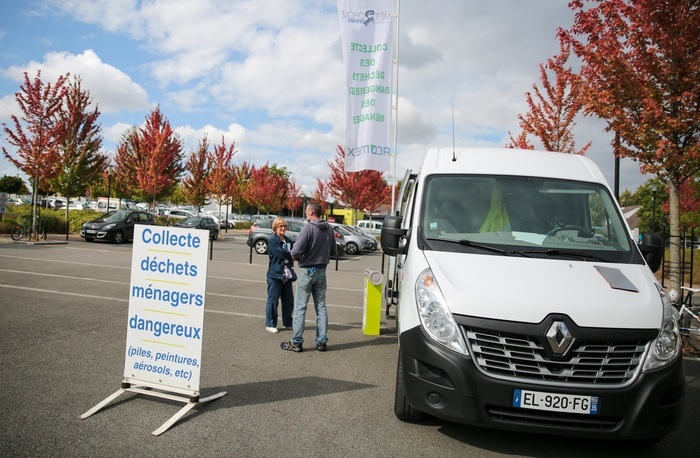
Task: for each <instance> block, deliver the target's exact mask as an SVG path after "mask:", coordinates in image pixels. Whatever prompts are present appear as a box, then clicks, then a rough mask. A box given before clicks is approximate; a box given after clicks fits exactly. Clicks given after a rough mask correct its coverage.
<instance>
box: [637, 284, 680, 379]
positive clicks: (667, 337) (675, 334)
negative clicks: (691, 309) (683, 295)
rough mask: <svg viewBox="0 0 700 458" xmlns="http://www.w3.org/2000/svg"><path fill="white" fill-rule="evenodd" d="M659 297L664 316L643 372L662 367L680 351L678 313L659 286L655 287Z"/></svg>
mask: <svg viewBox="0 0 700 458" xmlns="http://www.w3.org/2000/svg"><path fill="white" fill-rule="evenodd" d="M656 288H657V289H658V290H659V295H660V296H661V303H662V307H663V308H664V316H663V320H662V321H661V329H660V330H659V335H658V336H657V337H656V339H654V342H652V345H651V351H650V352H649V354H648V355H647V359H646V361H644V367H643V370H645V371H650V370H654V369H658V368H660V367H664V366H666V365H667V364H669V363H671V362H672V361H674V360H675V359H676V357H677V356H678V354H679V353H680V351H681V335H680V332H679V331H678V311H677V310H676V309H675V308H674V307H673V306H672V305H671V300H670V299H669V297H668V295H667V294H666V292H665V291H664V290H663V288H661V286H659V285H656Z"/></svg>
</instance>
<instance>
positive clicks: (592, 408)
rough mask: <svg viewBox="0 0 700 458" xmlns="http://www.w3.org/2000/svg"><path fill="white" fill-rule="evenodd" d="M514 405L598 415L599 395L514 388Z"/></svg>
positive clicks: (525, 407)
mask: <svg viewBox="0 0 700 458" xmlns="http://www.w3.org/2000/svg"><path fill="white" fill-rule="evenodd" d="M513 407H519V408H523V409H535V410H547V411H549V412H569V413H583V414H588V415H597V414H598V408H599V407H600V406H599V405H598V396H579V395H574V394H559V393H544V392H541V391H528V390H514V391H513Z"/></svg>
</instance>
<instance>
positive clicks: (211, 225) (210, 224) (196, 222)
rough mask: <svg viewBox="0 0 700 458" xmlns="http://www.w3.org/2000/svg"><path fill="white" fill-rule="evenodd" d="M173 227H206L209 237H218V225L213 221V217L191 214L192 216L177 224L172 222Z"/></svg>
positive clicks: (213, 238) (214, 238)
mask: <svg viewBox="0 0 700 458" xmlns="http://www.w3.org/2000/svg"><path fill="white" fill-rule="evenodd" d="M173 226H175V227H190V228H195V229H207V230H208V231H209V238H210V239H212V240H216V239H218V238H219V225H218V224H217V223H216V221H214V218H210V217H208V216H193V217H192V218H187V219H186V220H184V221H181V222H179V223H177V224H173Z"/></svg>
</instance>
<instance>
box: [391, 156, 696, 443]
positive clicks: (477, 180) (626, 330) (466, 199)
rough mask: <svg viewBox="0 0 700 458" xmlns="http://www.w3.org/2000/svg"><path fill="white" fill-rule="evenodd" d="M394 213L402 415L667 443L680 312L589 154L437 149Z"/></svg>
mask: <svg viewBox="0 0 700 458" xmlns="http://www.w3.org/2000/svg"><path fill="white" fill-rule="evenodd" d="M399 196H400V200H399V205H398V207H397V208H398V209H399V212H398V213H397V215H398V216H389V217H387V218H386V219H385V220H384V226H383V229H382V234H381V245H382V249H383V250H384V252H385V253H386V254H387V255H389V256H391V258H390V266H389V269H388V273H387V284H386V289H385V293H386V300H387V305H388V306H393V305H396V317H397V328H398V329H397V330H398V336H399V355H398V365H397V374H396V396H395V406H394V413H395V414H396V416H397V417H398V418H400V419H402V420H408V421H417V420H419V419H421V417H422V415H423V414H424V413H426V414H430V415H432V416H435V417H439V418H443V419H446V420H450V421H454V422H460V423H465V424H470V425H478V426H485V427H491V428H498V429H504V430H512V431H525V432H538V433H547V434H560V435H569V436H582V437H591V438H625V439H635V440H637V439H639V440H657V439H660V438H662V437H663V436H665V435H666V434H668V433H670V432H671V431H672V430H674V429H675V428H676V427H677V426H678V424H679V422H680V420H681V415H682V410H683V401H684V396H685V381H684V374H683V363H682V356H681V348H680V347H681V339H680V336H679V333H678V327H677V324H676V322H677V316H678V314H677V312H676V310H675V309H674V308H673V307H672V306H671V304H670V301H669V299H668V297H667V295H666V293H665V292H664V290H663V289H662V287H661V285H660V284H659V283H658V282H657V280H656V278H655V277H654V275H653V273H652V271H655V270H657V269H658V268H659V265H660V261H661V250H662V249H663V247H662V245H663V244H662V243H661V238H660V237H659V236H658V235H654V234H646V235H645V236H644V237H643V243H642V244H641V245H639V246H638V245H637V243H635V241H634V240H632V239H631V237H630V231H629V227H628V226H627V224H626V222H625V220H624V218H623V217H622V213H621V211H620V208H619V206H618V205H617V203H616V201H615V199H614V198H613V196H612V193H611V192H610V189H609V187H608V185H607V183H606V181H605V178H604V177H603V174H602V173H601V172H600V170H599V169H598V167H597V166H596V165H595V164H594V163H593V162H592V161H591V160H589V159H588V158H586V157H583V156H577V155H571V154H563V153H547V152H536V151H524V150H514V149H506V148H503V149H484V148H475V149H457V150H454V149H453V148H444V149H439V148H436V149H431V150H429V151H428V153H427V155H426V157H425V161H424V162H423V165H422V168H421V169H420V171H418V172H417V173H413V172H412V171H410V170H409V172H408V173H407V175H406V177H405V179H404V181H403V186H402V190H401V192H400V194H399Z"/></svg>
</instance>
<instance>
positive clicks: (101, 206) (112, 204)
mask: <svg viewBox="0 0 700 458" xmlns="http://www.w3.org/2000/svg"><path fill="white" fill-rule="evenodd" d="M91 203H92V202H91ZM108 204H109V208H107V205H108ZM117 207H119V208H117ZM90 208H92V209H93V210H95V211H97V212H101V213H104V212H107V211H110V210H135V209H136V205H134V203H133V202H131V201H130V200H124V199H119V198H118V197H110V198H109V199H108V198H106V197H98V198H97V201H96V204H95V206H94V207H93V206H92V205H90Z"/></svg>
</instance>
